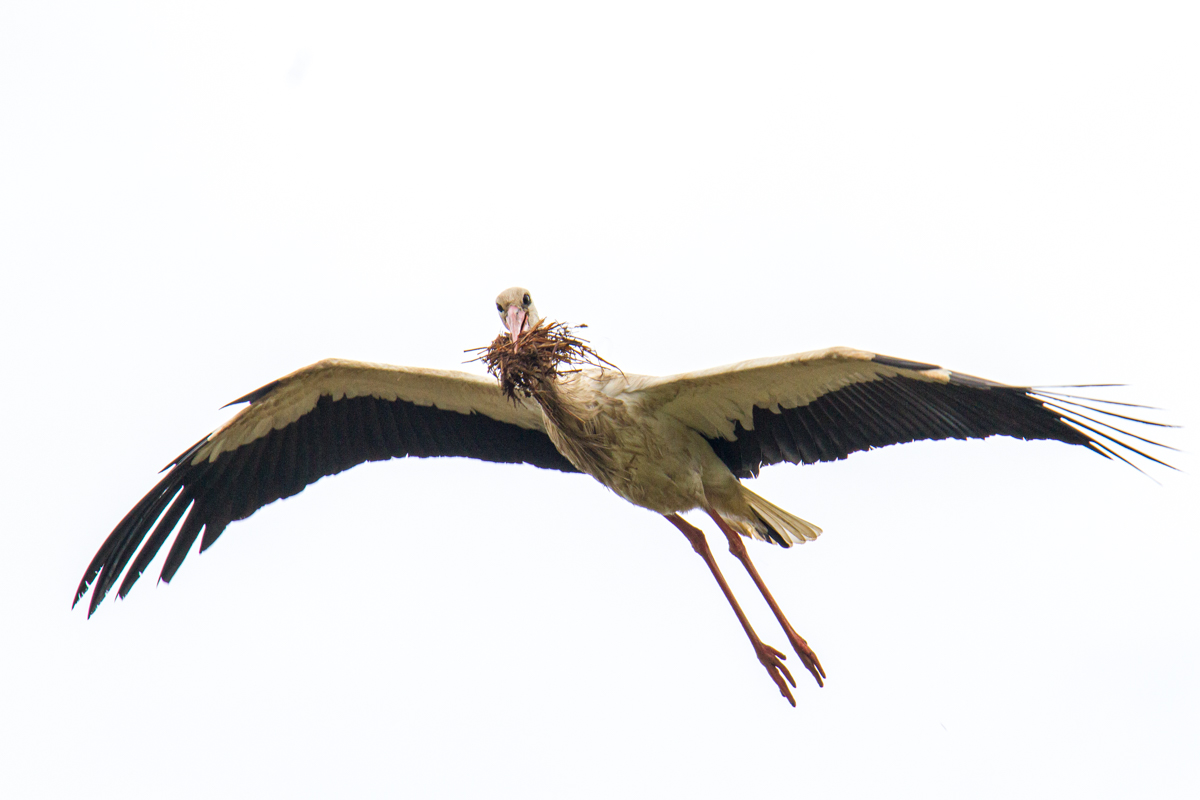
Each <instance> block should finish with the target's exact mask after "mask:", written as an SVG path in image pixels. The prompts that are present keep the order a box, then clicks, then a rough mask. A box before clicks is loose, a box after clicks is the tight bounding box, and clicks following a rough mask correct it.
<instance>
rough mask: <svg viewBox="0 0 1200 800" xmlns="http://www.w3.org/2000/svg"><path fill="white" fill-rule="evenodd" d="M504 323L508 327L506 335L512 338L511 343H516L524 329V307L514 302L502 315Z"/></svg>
mask: <svg viewBox="0 0 1200 800" xmlns="http://www.w3.org/2000/svg"><path fill="white" fill-rule="evenodd" d="M504 324H505V326H506V327H507V328H508V335H509V336H510V337H511V338H512V341H513V344H516V343H517V338H518V337H520V335H521V332H522V331H523V330H524V329H525V309H523V308H521V307H520V306H518V305H516V304H514V305H511V306H509V307H508V314H507V315H505V317H504Z"/></svg>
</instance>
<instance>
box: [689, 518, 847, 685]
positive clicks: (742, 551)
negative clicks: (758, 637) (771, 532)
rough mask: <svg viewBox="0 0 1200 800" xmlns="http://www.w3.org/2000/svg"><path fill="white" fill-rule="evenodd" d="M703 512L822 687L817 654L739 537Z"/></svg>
mask: <svg viewBox="0 0 1200 800" xmlns="http://www.w3.org/2000/svg"><path fill="white" fill-rule="evenodd" d="M704 510H705V511H707V512H708V515H709V516H710V517H712V518H713V521H714V522H716V523H717V525H718V526H719V527H720V528H721V532H722V533H724V534H725V538H727V539H728V540H729V552H731V553H733V557H734V558H736V559H737V560H738V561H740V562H742V566H743V567H745V568H746V572H749V573H750V577H751V578H753V579H754V585H755V586H757V587H758V591H760V592H761V593H762V596H763V599H764V600H766V601H767V605H769V606H770V607H771V612H772V613H774V614H775V619H777V620H779V624H780V626H782V627H783V631H784V633H786V634H787V637H788V641H789V642H791V643H792V649H793V650H795V651H796V655H798V656H800V660H801V661H803V662H804V666H805V667H807V668H808V671H809V672H811V673H812V676H813V677H814V678H816V679H817V685H818V686H824V685H825V681H824V678H825V670H824V669H822V668H821V662H820V661H818V660H817V654H816V653H814V652H813V651H812V648H811V647H809V646H808V642H806V641H804V637H803V636H801V635H800V634H798V633H796V631H795V629H794V628H793V627H792V623H790V622H788V620H787V617H785V616H784V615H783V611H782V610H781V609H780V608H779V604H778V603H776V602H775V598H774V597H772V596H771V591H770V590H769V589H767V584H766V583H764V582H763V579H762V577H761V576H760V575H759V574H758V570H757V569H755V567H754V563H753V562H752V561H751V560H750V554H749V553H748V552H746V543H745V542H743V541H742V537H741V535H740V534H739V533H738V532H737V531H735V530H734V529H733V528H731V527H730V525H729V523H728V522H726V521H725V520H724V519H722V518H721V515H720V514H718V513H717V512H715V511H713V510H712V509H711V508H706V509H704Z"/></svg>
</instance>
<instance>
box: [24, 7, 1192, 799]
mask: <svg viewBox="0 0 1200 800" xmlns="http://www.w3.org/2000/svg"><path fill="white" fill-rule="evenodd" d="M991 9H992V10H990V11H989V10H982V9H981V8H980V6H979V4H965V5H964V4H961V3H927V2H918V3H904V4H895V3H837V4H832V7H831V4H797V3H780V4H761V5H748V4H737V5H736V6H735V5H733V4H730V5H729V6H714V5H709V4H697V3H687V4H662V3H647V2H637V3H629V4H621V3H613V2H608V3H604V4H595V5H593V6H592V10H590V11H584V10H579V7H578V5H577V4H564V3H546V4H528V3H487V4H469V3H461V4H458V3H455V4H451V3H419V4H410V3H390V4H381V5H380V6H378V7H376V6H369V5H366V6H364V5H358V6H354V7H348V6H346V5H345V4H338V5H336V6H335V5H334V4H330V5H329V7H328V8H320V7H314V6H312V5H301V4H297V3H280V4H246V3H230V4H215V3H211V2H209V3H203V4H193V5H191V6H190V7H189V8H188V9H185V10H181V9H180V4H155V3H146V4H132V3H126V4H122V3H107V4H82V3H80V4H53V3H25V2H7V3H4V4H3V5H2V6H0V263H2V264H3V287H4V289H3V292H2V294H0V302H2V303H3V314H2V315H0V340H2V341H3V346H4V361H5V369H4V373H3V374H4V377H3V389H4V391H3V392H2V393H0V404H2V405H0V412H2V413H3V417H4V419H5V421H6V424H5V426H4V433H3V434H2V435H3V444H4V448H3V449H4V454H5V458H4V459H3V461H2V462H0V471H2V475H3V486H4V503H3V504H2V510H0V515H2V516H0V535H3V552H4V555H3V562H2V563H3V567H4V573H5V576H4V579H3V580H2V581H0V607H2V608H3V611H2V612H0V642H3V644H2V649H0V653H2V656H0V721H2V722H0V794H3V795H4V796H6V797H34V796H42V797H51V796H67V795H68V794H71V795H74V796H80V795H84V794H86V796H89V797H98V798H105V797H117V796H120V797H124V798H129V797H134V798H138V797H151V796H155V797H163V796H169V797H215V796H222V797H239V796H240V797H263V796H291V797H302V796H322V797H330V796H350V797H370V796H400V795H403V796H445V797H522V798H529V797H545V798H551V797H564V796H578V797H597V798H599V797H617V796H622V797H664V796H676V797H685V796H686V797H724V798H728V797H747V796H751V792H754V796H758V797H764V796H769V797H798V796H802V795H811V796H814V797H816V796H845V797H851V796H862V797H866V796H874V797H922V798H938V797H945V798H961V797H968V796H969V797H1014V796H1022V797H1064V796H1076V797H1085V796H1086V797H1129V796H1133V795H1135V794H1138V795H1143V796H1153V797H1194V796H1196V795H1197V793H1198V792H1200V760H1197V758H1196V754H1197V752H1198V747H1200V691H1198V689H1197V685H1196V675H1197V674H1200V626H1198V624H1197V623H1198V609H1200V588H1197V578H1196V576H1197V575H1198V574H1200V538H1198V537H1197V535H1196V534H1197V533H1200V531H1198V530H1197V529H1198V527H1200V526H1198V525H1197V520H1196V510H1195V509H1196V499H1197V498H1196V485H1195V480H1194V479H1193V478H1192V477H1190V476H1189V475H1188V474H1175V473H1170V472H1169V471H1167V470H1165V469H1149V470H1148V472H1149V473H1150V475H1151V478H1147V477H1144V476H1142V475H1139V474H1138V473H1137V472H1135V471H1134V470H1132V469H1130V468H1128V467H1125V466H1123V465H1119V464H1113V463H1109V462H1107V461H1105V460H1103V459H1101V458H1098V457H1096V456H1095V455H1093V454H1090V453H1088V452H1086V451H1084V450H1083V449H1082V448H1072V447H1067V446H1065V445H1058V444H1048V443H1032V444H1031V443H1024V442H1017V441H1013V440H991V441H987V442H965V443H964V442H939V443H921V444H914V445H905V446H901V447H893V448H888V449H885V450H882V451H878V452H874V453H868V454H859V455H855V456H852V457H851V458H850V459H849V460H847V461H844V462H840V463H836V464H825V465H819V466H815V467H803V468H800V467H794V466H788V465H784V466H779V467H774V468H771V469H768V470H767V471H766V472H765V473H764V475H763V477H761V478H760V479H758V480H757V481H755V482H754V483H753V488H754V490H755V491H757V492H758V493H760V494H762V495H764V496H766V497H768V498H770V499H771V500H772V501H774V502H775V503H777V504H778V505H780V506H782V507H784V508H787V509H788V510H790V511H792V512H794V513H796V514H798V515H800V516H802V517H804V518H806V519H809V520H812V521H813V522H814V523H816V524H817V525H820V526H821V527H823V528H824V530H825V533H824V535H823V536H822V537H821V538H820V539H819V540H818V541H817V542H815V543H811V544H807V545H805V546H803V547H797V548H792V549H791V550H788V551H783V550H780V549H778V548H771V547H768V546H765V545H761V544H752V545H751V546H750V547H751V554H752V556H753V557H754V558H755V560H756V562H757V564H758V565H759V568H760V570H761V571H762V573H763V575H764V577H765V579H766V580H767V582H768V584H769V585H770V586H771V587H772V589H773V590H774V592H775V595H776V597H777V598H778V599H779V601H780V603H781V605H782V606H783V608H784V609H785V610H786V611H787V612H788V614H789V616H790V618H791V620H792V622H793V623H794V624H795V625H796V627H797V629H798V630H799V632H800V633H801V634H802V635H804V636H805V637H807V639H808V641H809V642H810V643H811V644H812V646H813V647H814V649H815V650H816V652H817V653H818V655H819V656H820V658H821V660H822V662H823V663H824V665H825V667H826V670H827V672H828V674H829V681H828V685H827V686H826V687H825V688H824V689H819V688H818V687H817V686H816V685H815V684H814V683H812V682H811V681H806V678H807V676H803V675H798V677H799V678H800V686H799V689H798V690H797V692H796V699H797V702H798V708H796V709H792V708H791V707H789V706H788V705H787V703H786V702H785V701H784V700H782V699H781V698H780V697H779V696H778V694H777V692H776V690H775V688H774V687H773V685H772V684H771V683H770V681H769V680H768V678H767V676H766V675H765V674H764V671H763V670H762V668H761V667H760V666H759V665H758V663H757V662H756V661H755V659H754V656H753V653H752V652H751V649H750V648H749V646H748V645H747V643H746V641H745V637H744V635H743V633H742V631H741V630H740V629H739V627H738V625H737V622H736V620H735V619H734V617H733V615H732V614H731V613H730V611H729V609H728V607H727V606H726V604H725V601H724V599H723V598H722V597H721V594H720V592H719V590H718V589H717V587H716V586H715V584H714V583H713V581H712V579H711V577H710V576H709V575H708V573H707V570H705V568H704V565H703V564H702V562H701V561H700V560H699V559H698V558H697V557H696V556H695V554H694V553H693V552H692V550H691V548H690V547H689V546H688V544H687V542H686V541H685V540H684V539H683V537H681V536H680V535H679V533H678V532H677V531H676V530H675V529H674V528H673V527H671V526H670V525H668V524H667V523H665V522H664V521H663V520H662V519H661V518H659V517H657V516H655V515H653V514H651V513H648V512H646V511H643V510H641V509H638V508H635V507H633V506H630V505H628V504H626V503H625V502H623V501H621V500H620V499H619V498H617V497H616V496H614V495H612V494H610V493H608V492H607V491H605V490H604V489H603V488H601V487H600V486H599V485H597V484H595V483H594V482H593V481H591V480H590V479H588V478H586V477H583V476H579V475H561V474H552V473H544V472H539V471H537V470H535V469H533V468H532V467H515V466H500V465H494V464H479V463H471V462H467V461H463V460H425V461H419V460H415V459H414V460H410V461H392V462H388V463H386V464H373V465H368V466H365V467H360V468H357V469H354V470H352V471H350V472H348V473H345V474H343V475H340V476H337V477H334V478H328V479H325V480H323V481H321V482H320V483H319V484H317V485H315V486H313V487H310V488H309V489H307V490H306V491H305V492H303V493H302V494H301V495H299V496H297V497H295V498H293V499H291V500H287V501H284V502H282V503H276V504H274V505H271V506H269V507H268V508H266V509H264V510H263V511H261V512H259V513H258V514H256V515H255V516H254V517H253V518H251V519H250V520H248V521H245V522H241V523H235V524H234V525H233V526H231V528H230V529H229V530H228V531H227V532H226V534H225V535H224V536H223V537H222V539H221V540H220V542H219V543H218V544H217V545H216V546H215V547H214V548H213V549H212V550H210V551H208V552H206V553H205V554H203V555H197V554H195V553H193V554H192V555H191V556H190V557H189V558H188V560H187V562H186V563H185V564H184V566H183V568H182V569H181V570H180V572H179V574H178V576H177V578H176V580H175V581H174V582H173V583H172V584H171V585H170V586H169V587H167V586H164V585H158V586H156V585H155V582H154V580H153V577H154V575H156V574H157V571H158V568H159V567H160V565H161V556H160V559H159V562H156V565H155V566H152V567H151V569H150V570H149V571H148V573H147V576H146V577H145V578H143V580H142V581H141V583H139V584H138V586H137V587H136V588H135V589H134V591H133V592H132V594H131V595H130V596H129V598H128V599H127V600H125V601H122V602H113V601H107V602H106V603H105V605H104V606H102V607H101V609H100V610H99V612H98V613H97V614H96V616H95V617H93V619H91V620H90V621H88V620H86V619H85V616H86V615H85V613H84V611H83V610H82V609H76V610H75V611H74V612H71V611H70V610H69V601H70V598H71V595H72V592H73V590H74V588H75V585H76V583H77V581H78V580H79V577H80V575H81V574H82V572H83V570H84V567H85V566H86V565H87V563H88V561H89V560H90V559H91V557H92V554H93V553H94V552H95V550H96V548H97V547H98V546H99V545H100V543H101V541H102V540H103V539H104V537H105V535H106V534H107V533H108V532H109V530H111V528H112V527H113V525H114V524H115V523H116V522H117V521H118V520H119V519H120V518H121V516H122V515H123V514H124V513H125V512H126V511H127V510H128V509H129V508H130V507H131V506H132V505H133V504H134V503H135V502H137V500H138V499H139V498H140V497H141V496H142V495H143V494H144V493H145V492H146V491H147V490H148V489H149V488H150V487H151V486H152V485H153V484H154V483H155V481H156V480H157V479H156V473H157V470H158V469H159V468H160V467H162V465H163V464H165V463H166V462H167V461H168V460H170V459H172V458H173V457H174V456H175V455H176V454H178V453H179V452H180V451H182V450H183V449H184V448H185V447H187V446H188V445H190V444H191V443H192V442H194V441H196V440H197V439H199V438H200V437H201V436H203V435H204V434H205V433H207V432H208V431H209V430H211V429H212V428H213V427H215V426H216V425H218V424H220V423H221V422H222V421H223V420H224V419H226V418H227V417H228V415H229V413H230V412H229V411H228V410H227V411H219V410H218V407H219V406H221V405H222V404H224V403H226V402H228V401H229V400H231V399H233V398H235V397H238V396H240V395H242V394H244V393H246V392H247V391H249V390H251V389H253V388H255V387H257V386H259V385H261V384H263V383H266V382H267V381H270V380H272V379H274V378H276V377H278V376H280V375H282V374H285V373H287V372H290V371H291V370H293V369H296V368H298V367H300V366H303V365H305V364H308V363H311V362H313V361H316V360H317V359H319V358H323V357H327V356H339V357H344V358H354V359H362V360H375V361H384V362H389V363H396V364H409V365H417V366H430V367H442V368H456V367H458V366H459V365H461V362H462V361H463V360H464V358H465V356H464V354H463V350H464V349H466V348H470V347H475V346H479V345H483V344H486V343H487V342H488V341H490V340H491V339H492V338H493V336H495V334H496V333H497V331H498V324H497V320H496V317H495V312H494V310H493V307H492V299H493V297H494V296H495V294H496V293H497V292H498V291H499V290H500V289H502V288H504V287H506V286H509V285H512V284H515V283H519V284H523V285H526V286H528V287H530V288H531V289H532V290H533V292H534V295H535V297H536V299H537V301H538V306H539V308H540V310H541V311H542V312H543V314H545V315H546V316H549V317H551V318H556V319H561V320H564V321H569V322H575V323H580V322H585V323H588V324H589V326H590V327H589V330H590V335H591V338H592V340H593V343H594V344H595V346H596V347H597V349H598V350H599V351H600V352H601V354H602V355H604V356H605V357H606V358H607V359H609V360H610V361H612V362H614V363H616V364H617V365H619V366H620V367H622V368H623V369H625V370H626V371H628V372H641V373H669V372H680V371H685V370H690V369H697V368H702V367H709V366H714V365H717V364H721V363H727V362H732V361H738V360H742V359H746V358H753V357H759V356H767V355H778V354H784V353H789V352H796V351H802V350H811V349H816V348H820V347H826V346H830V345H835V344H843V345H850V346H855V347H861V348H865V349H870V350H874V351H877V352H882V353H886V354H889V355H894V356H899V357H903V358H910V359H916V360H921V361H931V362H935V363H939V364H943V365H945V366H947V367H950V368H952V369H956V370H959V371H963V372H967V373H971V374H975V375H980V376H984V377H988V378H992V379H995V380H1001V381H1007V382H1013V383H1033V384H1061V383H1094V382H1121V383H1127V384H1129V387H1128V388H1123V389H1112V390H1093V391H1096V392H1103V393H1104V396H1107V397H1110V398H1112V399H1116V400H1122V401H1128V402H1139V403H1147V404H1149V405H1154V406H1159V407H1162V408H1163V409H1164V410H1163V411H1162V412H1149V413H1154V414H1155V418H1156V419H1160V420H1165V421H1170V422H1174V423H1178V424H1181V425H1184V426H1185V427H1184V428H1183V429H1181V430H1177V431H1167V432H1159V433H1161V437H1162V438H1164V439H1165V440H1167V441H1168V442H1170V443H1171V444H1174V445H1176V446H1178V447H1181V448H1183V449H1184V450H1194V449H1195V444H1194V442H1195V437H1194V433H1193V431H1194V430H1195V429H1196V426H1197V425H1198V424H1200V419H1198V415H1197V397H1200V385H1198V383H1200V382H1198V380H1197V377H1196V372H1197V366H1196V356H1195V348H1196V345H1197V342H1200V337H1198V332H1200V324H1198V323H1197V316H1198V301H1200V292H1198V291H1197V278H1196V270H1197V264H1198V263H1200V245H1198V237H1197V220H1198V219H1200V199H1198V195H1197V186H1200V156H1198V153H1200V148H1198V147H1197V142H1200V106H1198V102H1197V90H1196V85H1197V83H1196V80H1197V77H1198V75H1200V69H1198V65H1197V55H1196V52H1197V51H1196V36H1197V25H1196V23H1197V21H1198V20H1197V12H1196V11H1195V10H1194V8H1193V6H1192V4H1186V3H1138V4H1133V3H1129V4H1095V3H1055V2H1037V3H1005V4H994V5H992V6H991ZM462 368H464V369H469V370H476V369H478V366H477V365H470V366H467V367H462ZM1155 435H1158V434H1155ZM1169 458H1170V460H1171V461H1172V462H1173V463H1176V464H1177V465H1178V466H1180V467H1182V468H1183V469H1184V470H1189V471H1192V472H1194V471H1195V459H1194V457H1193V456H1190V455H1188V454H1186V453H1184V454H1170V455H1169ZM1156 481H1157V482H1156ZM694 521H695V522H696V523H697V524H700V525H703V526H705V527H706V528H707V529H709V530H710V531H711V529H712V527H713V526H712V525H711V523H710V522H708V521H707V520H705V519H702V518H699V517H695V518H694ZM713 533H715V532H713ZM710 540H711V541H713V543H714V549H715V550H717V551H718V558H719V559H720V560H721V563H722V564H723V565H724V566H725V567H726V572H727V574H728V576H729V579H730V581H731V583H732V584H733V587H734V590H735V592H737V593H738V595H739V596H740V597H741V598H742V600H743V604H744V605H745V606H746V608H747V610H748V613H749V614H750V616H751V618H752V620H753V621H754V623H755V625H756V627H757V628H758V630H759V632H760V633H761V635H762V636H763V638H764V639H765V640H766V641H768V642H769V643H772V644H775V645H776V646H779V647H781V648H783V647H784V645H785V640H784V638H783V636H782V634H781V633H780V632H779V630H778V628H777V627H776V625H775V623H774V621H773V620H772V618H771V616H770V614H769V611H768V610H767V609H766V607H765V605H763V604H762V603H761V601H760V600H759V599H758V597H757V595H756V593H755V592H754V591H753V587H752V585H751V584H750V583H749V581H748V580H746V579H745V577H744V574H743V573H742V572H741V570H740V568H738V566H737V564H736V562H734V561H733V560H732V559H731V558H729V557H728V555H727V553H725V552H724V547H721V546H719V545H720V536H719V534H717V535H716V536H713V535H712V534H710ZM795 660H796V659H795V658H794V657H793V658H792V659H791V660H790V661H789V664H794V662H795ZM801 672H802V670H801Z"/></svg>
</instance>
